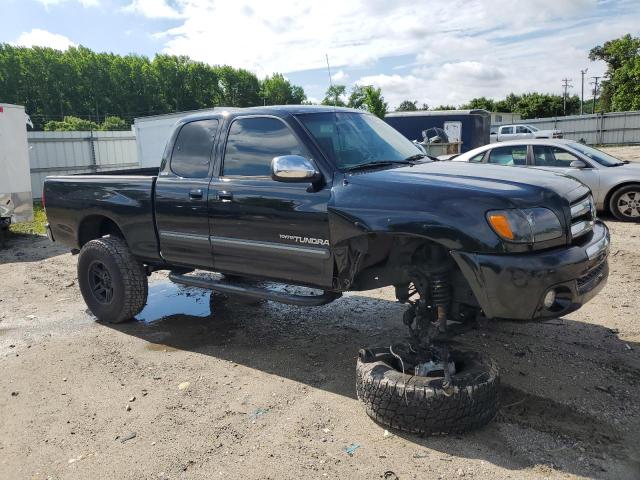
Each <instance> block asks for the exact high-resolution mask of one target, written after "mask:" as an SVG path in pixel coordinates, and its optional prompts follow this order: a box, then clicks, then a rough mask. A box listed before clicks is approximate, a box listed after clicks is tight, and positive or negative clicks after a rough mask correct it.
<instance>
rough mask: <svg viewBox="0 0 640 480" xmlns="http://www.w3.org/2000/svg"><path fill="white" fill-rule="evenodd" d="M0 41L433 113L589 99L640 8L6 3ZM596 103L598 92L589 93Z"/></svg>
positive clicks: (638, 22)
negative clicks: (422, 107)
mask: <svg viewBox="0 0 640 480" xmlns="http://www.w3.org/2000/svg"><path fill="white" fill-rule="evenodd" d="M0 18H2V19H3V22H2V29H1V31H0V41H1V42H9V43H12V44H23V45H47V46H53V47H55V48H60V49H64V48H67V47H68V46H69V45H84V46H86V47H89V48H91V49H93V50H96V51H110V52H115V53H120V54H126V53H138V54H144V55H147V56H150V57H151V56H153V55H154V54H155V53H158V52H166V53H173V54H186V55H189V56H191V57H192V58H194V59H197V60H202V61H205V62H208V63H210V64H230V65H233V66H235V67H243V68H248V69H249V70H252V71H254V72H255V73H256V74H258V76H260V77H263V76H265V75H267V74H271V73H273V72H282V73H284V74H285V75H286V76H287V77H288V78H289V79H290V80H291V81H292V82H294V83H296V84H299V85H302V86H303V87H304V88H305V91H306V92H307V95H308V96H309V97H310V98H311V99H314V100H319V99H321V98H322V97H323V94H324V91H325V90H326V88H327V86H328V82H329V80H328V74H327V69H326V60H325V54H328V55H329V59H330V62H331V66H332V73H333V77H334V78H333V81H334V83H341V84H345V85H347V86H348V87H351V86H353V85H354V84H356V83H360V84H373V85H376V86H379V87H380V88H382V92H383V95H384V96H385V98H386V99H387V101H388V102H389V104H390V106H391V107H394V106H396V105H397V104H398V103H399V102H400V101H402V100H403V99H410V100H417V101H419V102H420V103H423V102H424V103H427V104H429V105H431V106H436V105H439V104H443V103H446V104H460V103H463V102H464V101H466V100H468V99H470V98H473V97H476V96H481V95H485V96H488V97H492V98H501V97H504V96H505V95H506V94H507V93H509V92H516V93H522V92H527V91H542V92H554V93H559V92H560V91H561V80H562V78H565V77H568V78H571V79H573V84H574V88H573V89H572V90H571V93H579V91H580V69H584V68H588V69H589V73H588V76H590V75H601V74H602V73H603V71H604V68H605V67H604V65H603V64H601V63H591V62H589V61H588V59H587V54H588V51H589V49H590V48H591V47H593V46H595V45H598V44H601V43H602V42H604V41H606V40H609V39H612V38H616V37H619V36H620V35H623V34H625V33H631V34H633V35H640V32H639V29H640V1H639V0H616V1H614V0H600V1H597V0H529V1H518V0H493V1H471V0H428V1H419V0H394V1H388V0H324V1H323V2H317V1H315V2H314V1H312V0H271V1H262V2H260V1H255V0H233V1H226V0H224V1H223V0H0ZM585 90H586V91H587V92H588V91H589V88H586V89H585Z"/></svg>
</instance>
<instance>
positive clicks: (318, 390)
mask: <svg viewBox="0 0 640 480" xmlns="http://www.w3.org/2000/svg"><path fill="white" fill-rule="evenodd" d="M605 220H606V221H607V223H608V224H609V226H610V228H611V230H612V234H613V244H612V250H611V252H612V254H611V258H610V261H611V275H610V279H609V283H608V285H607V287H606V288H605V290H603V292H602V293H601V294H600V295H599V296H598V297H596V298H595V299H594V300H593V301H592V302H591V303H589V304H588V305H587V306H585V307H584V308H583V309H581V310H580V311H578V312H576V313H573V314H571V315H568V316H566V317H564V318H561V319H556V320H553V321H549V322H545V323H512V322H503V323H490V324H489V326H488V327H487V329H486V330H474V331H472V332H470V333H467V334H465V335H463V336H462V337H460V339H459V341H460V343H461V344H462V345H463V346H468V347H472V348H475V349H480V350H483V351H486V352H490V353H491V355H492V356H494V358H495V359H496V360H497V361H498V363H499V364H500V366H501V375H502V407H501V409H500V412H499V414H498V416H497V418H496V419H495V421H494V422H492V423H491V424H490V425H489V426H488V427H486V428H485V429H483V430H481V431H478V432H474V433H471V434H468V435H464V436H452V437H441V438H418V437H415V436H412V435H405V434H400V433H398V432H391V434H390V435H389V434H386V435H385V430H384V428H383V427H380V426H378V425H376V424H375V423H374V422H373V421H371V420H370V419H369V418H368V417H367V416H366V414H365V413H364V410H363V409H362V408H361V406H360V405H359V403H358V401H357V400H356V398H355V385H354V384H355V378H354V377H355V374H354V365H355V355H356V353H357V350H358V348H359V347H361V346H364V345H380V344H388V343H389V341H390V340H393V339H402V338H404V337H405V331H404V329H403V327H402V326H401V315H402V312H403V310H404V307H403V306H402V305H399V304H397V303H394V301H393V296H392V291H391V290H389V289H384V290H379V291H371V292H365V293H363V294H359V295H349V296H346V297H344V298H342V299H340V300H338V301H336V302H335V303H333V304H330V305H327V306H324V307H318V308H308V309H305V308H297V307H287V306H282V305H277V304H274V303H271V302H267V303H264V304H261V305H260V306H257V307H249V306H242V305H232V306H231V307H229V306H225V305H224V304H221V303H218V302H215V301H214V302H213V303H212V305H210V299H209V295H208V294H206V293H202V292H200V291H197V290H190V289H187V288H182V287H176V286H174V285H173V284H171V283H169V282H168V281H167V280H166V276H165V275H163V274H161V273H156V274H154V275H153V276H152V279H151V284H150V296H149V303H148V306H147V308H146V309H145V310H144V312H143V313H142V314H141V315H140V316H139V319H138V320H137V321H134V322H130V323H126V324H122V325H116V326H114V325H102V324H99V323H96V322H95V321H94V320H93V318H92V317H91V316H90V315H89V314H88V313H87V312H86V307H85V305H84V303H83V302H82V299H81V297H80V293H79V291H78V288H77V284H76V283H75V264H76V257H72V256H71V255H70V254H68V253H66V252H65V250H64V249H62V248H59V247H57V246H54V245H52V244H51V243H49V242H48V240H47V239H46V238H43V237H38V236H23V237H16V238H13V239H12V240H11V241H10V243H9V245H8V248H6V249H5V250H3V251H0V279H2V288H1V289H0V372H1V374H0V478H2V479H22V478H37V479H45V478H51V479H61V478H68V479H84V478H86V479H96V478H127V479H129V478H130V479H143V478H144V479H151V478H153V479H163V478H171V479H181V478H189V479H191V478H208V479H210V478H223V479H236V478H244V479H258V478H259V479H267V478H270V479H288V478H291V479H293V478H341V479H342V478H356V479H360V478H362V479H379V478H400V479H410V478H434V479H436V478H458V477H465V478H487V479H501V478H513V479H520V478H574V477H595V478H611V479H637V478H640V447H638V445H640V400H639V399H640V319H639V312H640V297H639V295H638V284H639V283H638V282H639V281H640V225H635V224H623V223H618V222H615V221H613V220H611V219H609V218H606V219H605ZM133 435H135V436H133ZM352 444H357V445H359V446H360V447H359V448H357V449H356V450H355V452H354V453H353V455H352V456H350V455H348V454H347V453H346V452H345V451H344V449H345V448H346V447H349V446H351V445H352ZM388 471H392V472H394V474H395V475H396V476H393V475H391V474H387V475H386V476H385V472H388Z"/></svg>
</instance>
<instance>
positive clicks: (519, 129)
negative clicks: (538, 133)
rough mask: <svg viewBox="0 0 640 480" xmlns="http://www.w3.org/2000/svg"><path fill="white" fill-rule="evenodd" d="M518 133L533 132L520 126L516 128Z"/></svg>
mask: <svg viewBox="0 0 640 480" xmlns="http://www.w3.org/2000/svg"><path fill="white" fill-rule="evenodd" d="M516 133H531V130H529V129H528V128H527V127H523V126H522V125H518V126H517V127H516Z"/></svg>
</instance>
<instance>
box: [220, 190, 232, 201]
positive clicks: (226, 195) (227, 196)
mask: <svg viewBox="0 0 640 480" xmlns="http://www.w3.org/2000/svg"><path fill="white" fill-rule="evenodd" d="M218 200H221V201H222V202H230V201H232V200H233V193H231V192H218Z"/></svg>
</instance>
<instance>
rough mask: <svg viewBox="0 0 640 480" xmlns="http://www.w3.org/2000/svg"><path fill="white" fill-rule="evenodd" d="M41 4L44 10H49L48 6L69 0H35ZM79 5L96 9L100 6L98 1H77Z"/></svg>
mask: <svg viewBox="0 0 640 480" xmlns="http://www.w3.org/2000/svg"><path fill="white" fill-rule="evenodd" d="M37 1H38V2H40V3H41V4H43V5H44V6H45V8H49V7H50V6H55V5H60V4H61V3H65V2H68V1H70V0H37ZM77 1H78V3H80V5H82V6H83V7H85V8H88V7H97V6H98V5H100V0H77Z"/></svg>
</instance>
